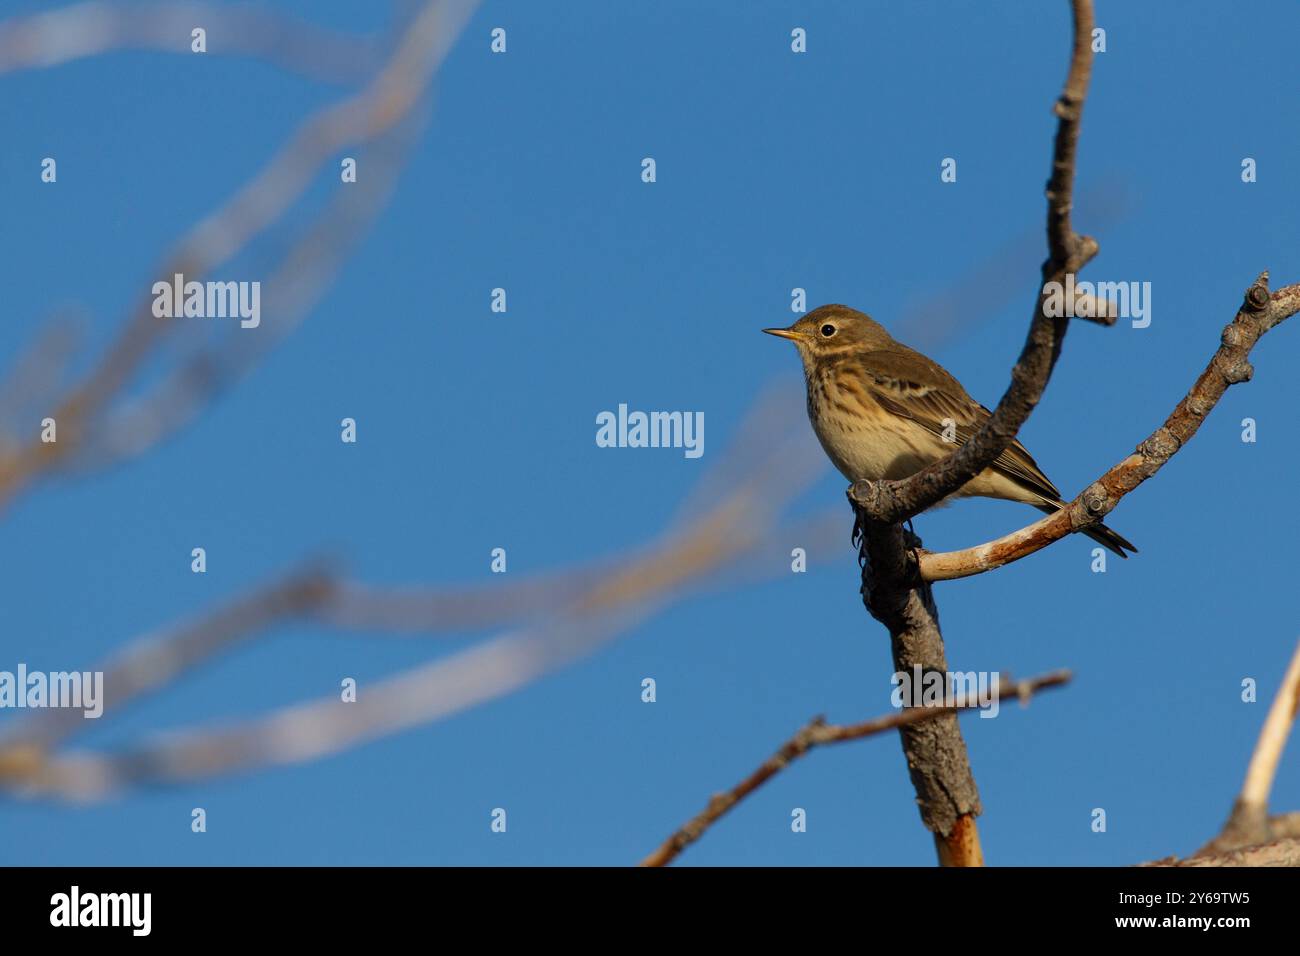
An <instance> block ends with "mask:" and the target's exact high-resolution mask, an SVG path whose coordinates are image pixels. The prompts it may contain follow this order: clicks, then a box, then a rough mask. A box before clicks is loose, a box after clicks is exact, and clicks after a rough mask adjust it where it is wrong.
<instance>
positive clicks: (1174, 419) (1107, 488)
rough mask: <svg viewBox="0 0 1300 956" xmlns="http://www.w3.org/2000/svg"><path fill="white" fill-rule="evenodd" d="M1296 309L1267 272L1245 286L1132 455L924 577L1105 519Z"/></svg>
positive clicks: (992, 560) (952, 574) (1292, 289)
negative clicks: (1217, 336)
mask: <svg viewBox="0 0 1300 956" xmlns="http://www.w3.org/2000/svg"><path fill="white" fill-rule="evenodd" d="M1297 312H1300V285H1290V286H1287V287H1285V288H1283V289H1279V290H1278V291H1277V292H1274V293H1273V294H1272V295H1270V294H1269V291H1268V273H1267V272H1264V273H1262V274H1261V275H1260V277H1259V278H1258V279H1256V280H1255V284H1254V285H1252V286H1251V287H1250V288H1249V289H1247V290H1246V295H1245V300H1244V302H1243V304H1242V306H1241V309H1240V310H1239V311H1238V312H1237V315H1236V317H1235V318H1234V319H1233V320H1232V322H1231V324H1229V325H1228V326H1227V327H1226V328H1224V330H1223V335H1222V339H1221V341H1222V344H1221V345H1220V346H1219V349H1218V351H1217V352H1215V354H1214V356H1213V357H1212V358H1211V359H1210V363H1209V364H1208V365H1207V366H1206V368H1205V371H1204V372H1202V373H1201V375H1200V377H1199V378H1197V380H1196V383H1195V384H1194V385H1193V386H1192V389H1191V391H1190V392H1188V393H1187V395H1186V397H1184V398H1183V400H1182V401H1180V402H1179V403H1178V405H1177V406H1176V407H1175V408H1174V410H1173V412H1172V413H1170V415H1169V417H1168V418H1166V419H1165V422H1164V424H1163V425H1161V426H1160V427H1159V428H1158V429H1156V431H1155V432H1153V433H1152V434H1151V436H1150V437H1149V438H1147V439H1146V440H1145V441H1144V442H1142V443H1141V444H1140V445H1138V446H1137V449H1136V450H1135V451H1134V452H1133V454H1131V455H1129V456H1128V457H1127V458H1125V459H1124V460H1123V461H1121V462H1119V463H1118V464H1117V465H1115V466H1114V467H1113V468H1111V469H1110V470H1109V471H1107V472H1106V473H1105V474H1104V475H1102V476H1101V477H1100V478H1098V479H1097V480H1096V481H1095V482H1093V483H1092V484H1091V485H1089V486H1088V487H1087V488H1085V489H1084V490H1083V492H1082V493H1080V494H1079V496H1078V497H1077V498H1075V499H1074V500H1073V501H1072V502H1070V504H1069V505H1068V506H1067V507H1065V508H1063V509H1061V510H1060V511H1058V512H1056V513H1055V514H1052V515H1048V516H1047V517H1046V518H1042V519H1040V520H1038V521H1035V522H1034V523H1033V524H1031V525H1027V526H1026V527H1024V528H1021V529H1020V530H1019V531H1013V532H1012V533H1011V534H1008V535H1004V536H1003V537H1001V538H998V539H996V540H994V541H989V542H986V543H984V544H980V545H976V546H974V547H971V548H964V549H962V550H960V551H948V552H942V553H934V552H922V553H921V554H920V555H919V568H918V571H919V574H920V576H921V579H922V580H924V581H950V580H953V579H955V578H964V577H969V576H970V575H973V574H981V573H983V572H985V571H992V570H993V569H995V568H1000V567H1002V566H1003V565H1006V564H1010V563H1011V562H1013V561H1018V560H1020V559H1021V558H1023V557H1026V556H1028V555H1031V554H1033V553H1034V552H1036V551H1041V550H1042V549H1043V548H1045V547H1047V546H1048V545H1049V544H1051V543H1053V542H1054V541H1059V540H1060V539H1061V538H1064V537H1065V536H1066V535H1068V534H1071V533H1073V532H1075V531H1081V530H1083V529H1084V528H1087V527H1091V526H1093V525H1095V524H1099V523H1100V522H1101V520H1102V519H1103V518H1104V517H1105V516H1106V515H1107V514H1109V513H1110V511H1111V510H1112V509H1114V507H1115V506H1116V505H1117V504H1119V501H1120V499H1121V498H1123V497H1124V496H1125V495H1127V494H1128V493H1129V492H1130V491H1132V490H1133V489H1135V488H1137V486H1138V485H1140V484H1141V483H1142V482H1144V481H1146V480H1147V479H1148V478H1150V477H1151V476H1152V475H1154V474H1155V473H1156V472H1157V471H1159V470H1160V469H1161V468H1162V467H1163V466H1164V465H1165V463H1166V462H1168V461H1169V459H1171V458H1172V457H1173V456H1174V455H1175V454H1177V453H1178V452H1179V451H1180V450H1181V449H1182V448H1183V446H1185V445H1186V444H1187V442H1188V441H1190V440H1191V438H1192V436H1193V435H1195V434H1196V432H1197V429H1199V428H1200V427H1201V423H1202V422H1203V421H1205V418H1206V416H1208V415H1209V413H1210V412H1211V411H1212V410H1213V408H1214V406H1215V405H1217V404H1218V402H1219V399H1221V398H1222V397H1223V394H1224V392H1226V391H1227V390H1228V388H1229V386H1232V385H1235V384H1236V383H1238V382H1245V381H1249V379H1250V377H1251V374H1252V369H1251V366H1250V363H1249V362H1248V361H1247V359H1248V357H1249V355H1250V351H1251V349H1252V348H1254V346H1255V343H1256V342H1258V341H1259V339H1260V337H1261V336H1262V335H1263V334H1264V333H1265V332H1267V331H1268V330H1269V329H1271V328H1273V327H1274V326H1276V325H1278V324H1279V323H1281V322H1282V321H1284V320H1286V319H1288V318H1290V317H1291V316H1292V315H1295V314H1296V313H1297Z"/></svg>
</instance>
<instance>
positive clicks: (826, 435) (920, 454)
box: [808, 381, 1047, 507]
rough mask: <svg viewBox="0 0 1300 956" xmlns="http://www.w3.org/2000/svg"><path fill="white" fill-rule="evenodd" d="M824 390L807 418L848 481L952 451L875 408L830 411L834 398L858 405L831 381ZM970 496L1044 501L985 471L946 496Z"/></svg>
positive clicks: (914, 468) (904, 469) (909, 469)
mask: <svg viewBox="0 0 1300 956" xmlns="http://www.w3.org/2000/svg"><path fill="white" fill-rule="evenodd" d="M826 387H827V389H828V391H829V394H828V396H827V398H828V399H830V401H827V402H825V403H824V405H823V407H822V408H821V409H820V412H819V413H815V412H814V411H813V408H812V406H811V403H810V405H809V409H808V417H809V419H810V420H811V421H812V426H813V431H814V432H816V433H817V439H818V441H820V442H821V445H822V448H823V449H825V451H826V455H827V457H829V458H830V460H831V462H832V463H833V464H834V465H835V467H836V468H837V469H839V472H840V474H842V475H843V476H844V477H845V478H847V479H848V480H849V481H856V480H858V479H859V478H866V479H868V480H870V481H879V480H880V479H882V478H888V479H899V478H906V477H908V476H909V475H913V474H916V472H918V471H920V470H921V469H922V468H924V467H925V466H926V465H929V464H931V463H932V462H936V461H939V460H940V459H942V458H945V457H947V456H948V455H950V454H951V453H952V452H953V450H954V448H955V447H956V446H955V445H952V444H950V443H948V442H945V441H944V440H943V439H942V438H940V437H939V436H938V435H935V434H934V433H933V432H931V431H929V430H928V429H926V428H924V427H922V426H921V425H918V424H916V423H915V422H913V421H910V420H908V419H905V418H899V417H897V416H895V415H892V414H890V413H889V412H886V411H885V410H884V409H881V408H879V407H878V408H877V411H876V413H875V414H873V415H870V416H864V415H861V414H853V415H847V414H845V413H844V412H843V411H842V410H840V409H839V408H836V407H835V403H834V400H835V399H838V400H839V401H841V402H843V403H844V404H846V405H848V406H849V407H850V408H853V409H855V410H856V409H857V408H859V407H861V399H860V398H859V397H858V396H856V395H854V394H852V393H849V392H846V391H844V390H841V389H837V388H836V387H835V385H834V384H833V381H827V382H826ZM971 496H978V497H984V498H1002V499H1005V500H1008V501H1020V502H1024V503H1025V504H1030V505H1041V504H1043V503H1044V502H1045V501H1047V499H1045V498H1044V497H1043V496H1042V495H1039V494H1035V493H1034V492H1032V491H1029V490H1028V489H1026V488H1025V487H1023V486H1022V485H1021V484H1019V483H1018V482H1015V481H1012V480H1011V479H1010V478H1008V477H1006V476H1005V475H1003V474H1001V473H999V472H996V471H993V470H992V469H989V468H986V469H985V470H984V471H982V472H980V473H979V474H978V475H976V476H975V477H974V478H972V479H971V480H970V481H968V482H967V483H966V484H965V485H963V486H962V487H961V488H960V489H958V491H956V492H955V493H954V494H953V495H951V496H950V497H953V498H964V497H971ZM946 502H947V499H945V500H944V501H943V502H940V504H939V506H940V507H941V506H942V505H943V504H945V503H946Z"/></svg>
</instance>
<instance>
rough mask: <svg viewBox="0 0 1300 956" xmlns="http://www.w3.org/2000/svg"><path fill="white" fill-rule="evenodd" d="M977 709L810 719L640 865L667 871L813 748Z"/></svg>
mask: <svg viewBox="0 0 1300 956" xmlns="http://www.w3.org/2000/svg"><path fill="white" fill-rule="evenodd" d="M1070 678H1071V674H1070V672H1069V671H1066V670H1060V671H1053V672H1052V673H1050V674H1044V675H1043V676H1041V677H1035V678H1032V679H1030V680H1023V681H1019V682H1016V683H1012V682H1011V681H1010V679H1009V678H1004V679H1003V680H1001V681H999V682H998V686H997V691H996V695H995V699H997V700H999V701H1000V700H1004V699H1008V698H1011V697H1016V698H1019V700H1020V701H1021V702H1022V703H1025V702H1027V701H1028V700H1029V698H1030V697H1032V696H1033V695H1034V694H1035V693H1036V692H1038V691H1040V690H1045V689H1047V688H1050V687H1059V686H1061V685H1062V684H1066V683H1069V681H1070ZM980 706H982V704H981V702H980V701H973V700H965V701H960V702H957V703H955V704H949V705H945V706H943V707H909V708H905V709H903V710H899V711H897V712H895V713H892V714H886V715H885V716H883V717H875V718H872V719H871V720H864V721H862V722H861V723H857V724H828V723H826V722H825V720H824V719H823V718H821V717H814V718H813V719H812V720H811V721H809V722H808V723H807V724H805V725H804V726H803V727H801V728H800V729H799V731H798V733H796V734H795V735H794V736H793V737H791V738H790V739H789V740H787V741H786V742H785V743H784V744H782V745H781V747H780V748H779V749H778V750H777V751H776V753H774V754H773V755H772V756H771V757H769V758H768V759H767V760H765V761H764V762H763V763H762V764H761V765H760V766H759V768H758V769H757V770H755V771H754V772H753V773H751V774H750V775H749V776H748V777H746V778H745V779H744V780H742V781H740V783H738V784H736V785H735V786H734V787H732V788H731V789H730V790H728V791H727V792H725V793H719V794H715V795H714V796H713V797H712V798H711V799H710V800H709V804H708V806H706V807H705V808H704V810H702V811H701V812H700V813H698V814H696V816H694V817H692V818H691V820H690V821H689V822H687V823H686V824H685V825H683V826H682V827H681V829H679V830H678V831H677V832H676V833H674V834H673V835H672V836H670V837H669V838H668V839H667V840H665V841H664V842H663V844H662V845H660V847H659V848H658V849H657V850H655V851H654V852H653V853H651V854H650V855H649V856H647V857H646V858H645V859H644V860H642V861H641V866H666V865H667V864H669V863H671V862H672V861H673V860H674V859H676V858H677V856H678V855H679V854H680V853H681V852H682V851H683V850H684V849H686V847H688V846H690V845H691V844H692V843H694V842H695V841H696V840H698V839H699V838H700V837H701V836H702V835H703V834H704V831H705V830H707V829H708V828H709V827H711V826H712V825H713V824H714V823H716V822H717V821H718V820H719V819H720V818H721V817H723V816H724V815H725V814H726V813H727V812H728V811H729V810H731V808H732V807H734V806H735V805H736V804H738V803H739V802H740V801H741V800H743V799H745V798H746V797H747V796H749V795H750V794H751V793H753V792H754V791H755V790H757V789H758V788H759V787H761V786H762V785H763V784H765V783H767V781H768V780H770V779H772V778H773V777H775V776H776V775H777V774H778V773H780V772H781V771H782V770H784V769H785V768H786V767H788V766H789V765H790V764H791V763H793V762H794V761H795V760H798V759H799V758H800V757H802V756H804V755H805V754H807V753H808V751H810V750H812V749H813V748H814V747H820V746H823V745H825V744H838V743H844V742H845V741H849V740H860V739H862V738H863V737H871V736H874V735H875V734H880V733H884V732H885V731H888V730H897V729H899V728H900V727H908V726H911V725H913V724H918V723H921V722H922V721H927V720H931V719H933V718H935V717H939V716H943V715H950V714H955V713H957V712H958V711H963V710H971V709H975V708H978V707H980Z"/></svg>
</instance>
